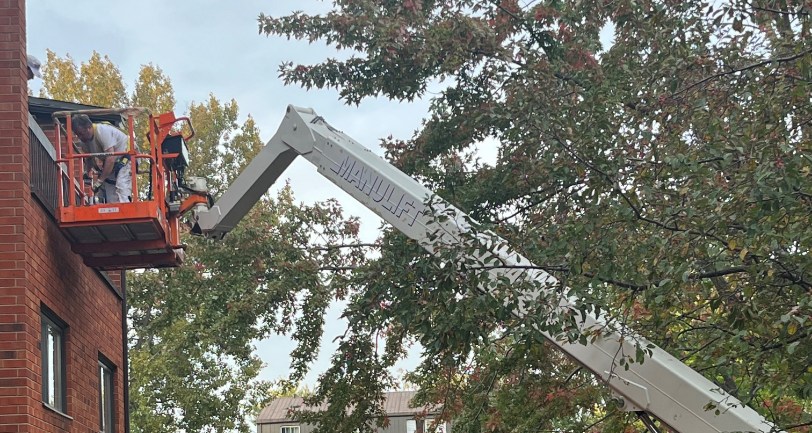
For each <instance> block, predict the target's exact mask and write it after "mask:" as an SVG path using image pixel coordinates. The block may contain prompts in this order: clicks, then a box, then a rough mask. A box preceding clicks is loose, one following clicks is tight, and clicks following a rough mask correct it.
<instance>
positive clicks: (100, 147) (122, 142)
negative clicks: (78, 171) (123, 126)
mask: <svg viewBox="0 0 812 433" xmlns="http://www.w3.org/2000/svg"><path fill="white" fill-rule="evenodd" d="M80 143H82V150H83V151H84V152H85V153H104V152H111V153H112V152H126V151H127V150H128V147H129V143H130V140H129V137H127V134H125V133H123V132H121V130H120V129H118V128H116V127H115V126H112V125H106V124H104V123H94V124H93V139H92V140H90V141H88V142H84V141H80ZM102 159H104V158H103V157H101V156H97V157H93V158H86V159H85V170H89V169H90V168H91V167H95V168H96V169H97V170H101V165H97V164H95V161H96V160H102ZM99 164H101V162H99ZM110 177H111V178H112V177H113V176H112V175H111V176H110Z"/></svg>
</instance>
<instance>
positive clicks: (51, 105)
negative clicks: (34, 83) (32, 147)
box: [28, 96, 121, 125]
mask: <svg viewBox="0 0 812 433" xmlns="http://www.w3.org/2000/svg"><path fill="white" fill-rule="evenodd" d="M97 108H107V107H98V106H95V105H85V104H77V103H75V102H67V101H58V100H56V99H46V98H37V97H34V96H29V97H28V112H29V113H31V115H32V116H34V117H38V118H42V117H48V118H50V117H51V114H53V113H54V112H57V111H72V110H92V109H97ZM89 117H90V119H91V120H93V121H94V122H110V123H112V124H114V125H118V124H120V123H121V115H119V114H104V115H93V116H89ZM40 122H41V121H40Z"/></svg>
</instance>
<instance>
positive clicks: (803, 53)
mask: <svg viewBox="0 0 812 433" xmlns="http://www.w3.org/2000/svg"><path fill="white" fill-rule="evenodd" d="M809 54H812V48H809V49H807V50H805V51H801V52H800V53H797V54H792V55H788V56H785V57H775V58H772V59H767V60H762V61H760V62H756V63H753V64H750V65H747V66H744V67H742V68H739V69H731V70H730V71H727V72H719V73H718V74H714V75H711V76H709V77H705V78H703V79H701V80H699V81H697V82H696V83H694V84H691V85H690V86H688V87H686V88H684V89H682V90H679V91H677V92H675V93H673V94H671V96H670V97H671V98H673V97H675V96H677V95H679V94H680V93H685V92H687V91H689V90H691V89H693V88H694V87H697V86H701V85H702V84H705V83H707V82H708V81H711V80H715V79H717V78H719V77H724V76H725V75H730V74H735V73H739V72H745V71H749V70H751V69H756V68H760V67H762V66H767V65H770V64H773V63H779V64H780V63H787V62H791V61H793V60H798V59H800V58H801V57H804V56H806V55H809Z"/></svg>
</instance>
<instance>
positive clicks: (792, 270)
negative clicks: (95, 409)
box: [258, 0, 812, 432]
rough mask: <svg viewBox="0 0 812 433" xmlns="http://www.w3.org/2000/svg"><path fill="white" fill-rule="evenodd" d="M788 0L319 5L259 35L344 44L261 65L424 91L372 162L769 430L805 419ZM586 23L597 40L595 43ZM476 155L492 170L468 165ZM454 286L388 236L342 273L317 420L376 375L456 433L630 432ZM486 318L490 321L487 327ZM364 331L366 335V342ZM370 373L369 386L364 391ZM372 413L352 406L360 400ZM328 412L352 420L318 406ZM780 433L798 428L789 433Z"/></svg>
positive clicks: (401, 94) (810, 53)
mask: <svg viewBox="0 0 812 433" xmlns="http://www.w3.org/2000/svg"><path fill="white" fill-rule="evenodd" d="M810 13H812V11H811V10H810V5H809V3H808V2H805V1H798V0H782V1H773V0H755V1H753V0H747V1H745V0H729V1H713V2H708V1H691V2H683V1H672V0H618V1H612V2H603V1H597V0H539V1H531V2H518V1H516V0H490V1H473V0H404V1H375V0H336V1H333V7H332V10H331V11H330V12H328V13H326V14H323V15H308V14H305V13H301V12H295V13H292V14H291V15H288V16H282V17H270V16H266V15H260V16H259V19H258V24H259V31H260V33H264V34H268V35H280V36H285V37H289V38H298V39H305V40H309V41H323V42H326V43H327V44H328V45H330V46H332V47H335V48H337V49H342V50H346V51H349V52H351V53H352V54H351V55H349V56H347V57H346V58H344V59H333V58H330V59H325V60H324V61H323V62H320V63H317V64H312V65H298V64H293V63H285V64H282V65H281V67H280V76H281V78H282V79H283V80H284V81H285V82H286V83H294V84H299V85H301V86H304V87H306V88H311V87H315V88H326V87H330V88H335V89H337V90H338V91H339V93H340V95H341V97H342V98H343V99H344V100H345V101H346V102H347V103H353V104H357V103H361V102H362V101H363V99H364V98H367V97H375V96H380V95H383V96H386V97H388V98H392V99H396V100H411V99H413V98H418V97H428V96H429V95H427V93H426V92H427V89H428V88H429V86H431V85H432V84H433V83H437V82H441V83H442V84H443V86H444V90H443V91H442V92H441V93H440V94H439V95H437V96H435V97H433V98H432V105H431V110H430V113H428V116H427V118H426V119H425V123H424V125H423V127H422V128H421V130H419V131H417V132H416V133H415V135H414V136H413V137H412V138H411V139H408V140H397V139H389V140H385V142H384V145H385V147H386V152H387V157H388V158H389V159H390V161H392V162H393V163H395V164H397V165H398V166H399V167H401V168H402V169H403V170H404V171H406V172H407V173H409V174H411V175H413V176H414V177H416V178H418V179H419V180H421V182H423V183H424V184H426V185H427V186H428V187H429V188H431V189H434V190H435V191H437V192H438V194H439V195H441V196H443V197H444V198H446V199H448V200H449V201H451V202H452V203H454V204H455V205H457V206H459V207H460V208H462V209H463V210H465V211H467V212H469V213H470V214H471V215H472V216H474V217H475V218H476V219H477V220H479V221H480V222H482V223H483V224H484V225H485V226H486V227H491V228H492V229H494V230H495V231H497V232H498V233H500V234H501V235H502V236H504V237H505V238H506V239H508V241H509V242H510V243H511V244H512V245H513V246H514V247H515V248H517V249H518V250H519V251H520V252H521V253H522V254H523V255H525V256H527V257H529V258H530V259H531V260H532V261H533V262H534V263H536V264H538V265H540V266H542V267H543V268H545V269H546V270H547V271H548V272H550V273H552V274H553V275H555V276H556V277H558V278H559V280H560V281H562V282H563V284H565V285H566V286H567V287H571V288H572V290H573V292H574V293H575V294H576V295H577V296H578V297H579V298H581V299H582V300H583V302H584V304H585V305H586V306H588V307H590V308H593V309H596V308H600V311H603V312H605V313H604V314H606V315H607V316H608V317H610V318H615V319H620V320H623V321H624V322H626V323H629V324H630V325H631V326H632V327H633V328H634V329H636V330H637V331H638V332H640V333H642V334H643V335H645V336H646V337H648V338H649V339H651V340H652V341H655V342H656V343H658V344H659V345H661V346H662V347H664V348H665V349H666V350H668V351H669V352H671V353H672V354H674V355H675V356H677V357H679V358H680V359H683V360H684V361H685V362H686V363H688V364H689V365H691V366H692V367H693V368H694V369H696V370H698V371H700V372H701V373H702V374H704V375H705V376H706V377H708V378H709V379H711V380H713V381H715V382H716V383H718V384H719V386H720V387H722V388H724V389H725V390H727V391H728V392H730V393H732V394H733V395H735V396H737V397H738V398H740V399H741V400H743V401H744V402H745V403H747V404H748V405H750V406H752V407H754V408H755V409H757V410H759V411H760V412H762V413H763V414H764V415H765V416H766V417H767V418H768V419H770V420H773V421H775V422H776V423H777V424H778V425H779V426H782V427H783V428H785V429H791V428H793V426H797V428H798V429H803V428H806V427H804V426H806V425H809V422H810V420H812V415H811V414H810V411H811V410H812V407H810V405H811V404H812V403H810V401H811V399H812V369H810V368H809V365H812V344H810V343H812V341H810V339H812V336H811V335H810V329H812V328H810V326H811V324H810V319H812V316H811V314H812V276H810V271H812V263H810V259H809V253H810V251H809V248H810V245H812V230H810V228H809V224H808V220H809V213H810V212H809V211H810V207H811V206H812V179H810V172H812V159H811V158H810V157H811V156H812V155H810V144H812V141H810V140H811V139H812V124H810V121H811V120H812V37H810ZM602 31H610V32H611V31H613V33H614V37H613V41H612V43H611V44H609V45H608V46H603V45H602V44H601V40H600V34H601V32H602ZM494 147H495V152H494V153H496V155H497V156H496V157H495V159H494V160H482V159H479V158H478V157H477V155H479V153H478V149H483V148H489V149H493V148H494ZM475 281H476V278H475V275H472V273H471V272H467V273H466V272H461V271H460V270H459V269H453V267H441V266H439V265H438V260H437V259H434V258H430V257H427V256H426V254H425V253H423V252H422V251H421V250H420V249H419V248H418V247H416V246H415V245H414V244H413V243H411V242H409V241H406V240H405V239H403V238H402V237H401V236H399V235H398V234H397V233H393V232H391V231H387V232H386V233H385V235H384V236H383V238H382V239H381V254H380V258H378V259H376V260H370V261H368V262H367V263H366V264H365V265H364V266H363V267H362V268H360V269H358V270H357V271H356V272H355V273H354V274H353V277H352V278H351V279H350V281H349V283H350V284H349V287H351V288H352V291H351V293H352V296H351V302H350V305H349V306H348V309H347V312H346V316H347V317H348V319H349V323H350V325H349V328H350V332H348V334H347V336H346V337H345V338H343V339H342V340H341V341H340V343H341V344H340V350H339V351H338V353H336V354H335V356H334V359H333V366H332V368H331V369H330V370H329V371H328V372H327V373H326V374H325V375H323V376H322V378H321V379H322V381H321V383H320V384H319V387H318V388H317V390H316V391H317V393H316V396H315V397H314V401H318V400H329V401H330V402H331V403H332V405H333V406H331V409H330V410H329V411H327V412H326V413H325V414H321V415H320V414H315V415H314V414H307V415H305V417H306V418H307V419H311V420H321V421H324V424H323V426H324V430H322V431H329V430H330V429H339V430H340V431H351V429H352V428H354V423H362V422H363V420H364V419H367V418H366V417H371V416H375V415H377V414H379V408H378V407H377V405H375V404H374V402H375V401H376V399H377V398H379V394H378V392H379V391H380V390H381V389H383V388H384V387H385V386H387V385H388V380H389V376H388V375H387V374H386V369H387V368H388V367H389V366H391V365H392V363H393V362H394V360H395V359H397V358H398V357H400V356H402V354H403V352H404V351H405V350H408V349H407V348H408V344H409V343H410V342H412V341H415V340H416V341H419V342H420V343H421V344H422V347H423V348H424V352H423V363H422V365H421V366H420V368H419V369H418V370H417V371H415V372H414V373H413V374H412V376H411V378H410V380H411V381H412V382H414V383H416V384H418V385H419V386H420V387H421V393H420V399H421V401H423V402H431V403H442V404H444V405H445V408H446V411H447V414H446V416H447V417H448V418H453V419H455V420H456V424H455V425H456V426H457V428H458V429H460V430H464V431H469V432H481V431H494V432H499V431H595V432H597V431H602V432H623V431H629V430H628V429H630V428H633V420H631V419H629V418H628V417H627V416H626V415H625V414H623V413H619V412H617V411H616V410H613V409H612V408H611V407H607V406H604V405H602V404H601V403H602V402H605V401H606V400H607V397H608V396H607V395H606V394H605V390H603V389H602V388H600V387H596V386H595V384H594V380H593V379H592V378H591V376H589V375H588V374H586V373H585V372H583V371H581V370H580V369H578V368H577V366H575V365H572V364H571V363H569V362H568V361H567V360H566V359H563V358H562V357H561V356H560V355H559V354H555V353H551V351H550V350H551V349H550V348H549V347H548V346H546V345H545V344H543V343H540V342H539V341H540V338H539V335H537V333H536V332H533V331H530V330H528V328H527V327H525V326H522V324H521V323H517V322H516V321H515V320H511V318H510V317H505V316H504V315H503V314H502V313H501V312H500V309H499V305H500V303H499V302H497V301H492V300H487V299H481V298H473V299H472V298H468V297H463V296H459V295H460V294H463V293H466V292H467V289H470V287H471V284H475ZM495 323H499V326H498V327H496V326H494V324H495ZM381 335H385V336H386V337H387V338H386V346H385V347H384V348H378V347H376V346H375V344H374V342H375V341H376V338H377V337H379V336H381ZM382 378H383V380H382ZM370 402H373V403H370ZM343 407H354V408H356V412H362V414H359V415H358V416H354V417H352V419H349V418H346V417H342V416H340V414H341V413H343V412H341V409H339V408H343ZM798 431H801V430H798Z"/></svg>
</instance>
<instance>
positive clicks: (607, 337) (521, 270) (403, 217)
mask: <svg viewBox="0 0 812 433" xmlns="http://www.w3.org/2000/svg"><path fill="white" fill-rule="evenodd" d="M300 155H301V156H303V157H304V158H305V159H307V160H308V161H310V162H311V163H313V164H314V165H315V166H316V167H318V171H319V173H320V174H321V175H323V176H324V177H326V178H328V179H329V180H330V181H332V182H333V183H335V184H336V185H338V186H339V187H340V188H341V189H343V190H344V191H346V192H347V193H349V194H350V195H352V196H353V197H355V198H356V199H357V200H358V201H360V202H361V203H363V204H364V205H365V206H366V207H368V208H369V209H371V210H372V211H374V212H375V213H377V214H378V215H379V216H380V217H381V218H383V219H384V220H386V221H387V222H388V223H390V224H391V225H392V226H394V227H395V228H396V229H398V230H400V231H401V232H403V233H404V234H405V235H406V236H408V237H410V238H411V239H414V240H415V241H417V242H419V243H420V245H422V246H423V247H424V248H425V249H426V250H428V251H429V252H430V253H435V252H436V251H438V250H441V249H443V248H446V247H455V246H456V247H458V246H460V245H463V244H464V245H469V246H470V245H475V246H476V248H477V251H478V252H477V253H475V255H476V257H473V259H479V260H487V261H488V262H490V261H492V260H497V261H498V262H499V263H501V266H500V267H499V268H495V269H490V270H488V271H487V272H488V273H489V277H490V283H488V284H485V285H484V286H483V287H482V290H484V291H486V292H493V291H495V290H499V289H500V286H501V287H502V288H503V287H504V286H503V285H500V284H496V282H497V281H499V280H500V279H501V280H502V281H504V279H505V278H507V279H508V280H509V281H510V282H514V281H523V282H532V283H535V284H533V287H535V288H534V289H528V290H525V291H523V292H521V294H520V301H519V303H518V306H517V307H516V308H515V309H514V314H515V315H516V316H517V317H520V318H521V317H525V316H526V315H527V314H529V310H531V309H532V308H529V307H526V306H535V305H534V304H537V303H538V302H541V299H540V298H544V299H549V298H550V294H551V293H555V292H553V291H554V290H556V288H557V281H556V279H555V278H554V277H553V276H552V275H550V274H548V273H546V272H544V271H542V270H540V269H538V268H536V267H534V266H533V264H532V263H531V262H530V261H529V260H528V259H526V258H525V257H522V256H521V255H519V254H517V253H515V252H513V251H511V250H510V249H509V248H508V247H507V246H506V242H505V241H504V240H502V239H501V238H499V237H498V236H496V235H495V234H493V233H488V232H486V233H483V232H476V231H475V230H473V229H472V226H471V220H470V218H469V217H467V216H466V215H465V214H464V213H462V212H461V211H460V210H458V209H457V208H455V207H454V206H452V205H451V204H449V203H447V202H445V201H444V200H442V199H439V198H437V197H436V196H435V195H434V194H433V193H432V191H430V190H429V189H427V188H426V187H424V186H423V185H421V184H419V183H418V182H417V181H415V180H414V179H412V178H411V177H409V176H407V175H406V174H404V173H403V172H401V171H400V170H398V169H397V168H395V167H394V166H392V165H391V164H389V163H388V162H386V161H385V160H383V159H382V158H380V157H379V156H377V155H375V154H373V153H372V152H371V151H370V150H369V149H367V148H365V147H364V146H362V145H361V144H359V143H357V142H356V141H355V140H353V139H352V138H350V137H348V136H347V135H346V134H344V133H342V132H340V131H338V130H336V129H335V128H333V127H331V126H330V125H328V124H327V122H325V121H324V119H322V118H321V117H320V116H318V115H316V113H315V112H314V111H313V110H312V109H308V108H299V107H294V106H288V108H287V113H286V115H285V118H284V120H283V121H282V124H281V126H280V127H279V130H278V131H277V133H276V134H275V135H274V136H273V138H271V140H270V141H269V142H268V143H267V145H266V146H265V147H264V148H263V149H262V150H261V151H260V153H259V154H258V156H257V157H256V158H255V159H254V160H253V161H251V163H250V164H249V165H248V167H247V168H246V169H245V171H244V172H243V173H242V174H241V175H240V176H239V177H238V178H237V180H236V181H235V182H234V184H233V185H231V187H230V188H229V189H228V190H227V191H226V192H225V193H224V194H223V196H222V197H221V198H220V199H219V200H218V201H217V202H216V203H215V204H214V205H213V206H211V207H210V208H208V209H205V208H201V209H197V210H195V214H194V215H195V219H196V227H195V229H196V231H198V232H201V233H202V234H204V235H206V236H208V237H211V238H216V239H220V238H222V237H223V236H225V235H226V234H227V233H228V232H229V231H230V230H231V229H233V228H234V226H235V225H236V224H237V223H238V222H239V221H240V219H242V217H243V216H245V215H246V214H247V213H248V211H249V210H250V209H251V207H252V206H253V205H254V204H255V203H256V202H257V201H258V200H259V199H260V197H261V196H262V194H264V193H265V192H266V191H267V190H268V188H270V186H271V185H272V184H273V183H274V182H275V181H276V180H277V179H278V178H279V176H280V175H281V174H282V172H283V171H284V170H285V169H286V168H287V167H288V166H289V165H290V164H291V162H293V160H294V159H295V158H296V157H297V156H300ZM441 215H442V216H444V217H442V218H438V217H439V216H441ZM577 307H578V304H577V299H574V298H568V297H564V296H561V297H560V299H559V301H558V305H551V306H550V308H549V311H550V312H553V313H555V312H557V313H562V312H565V311H566V310H571V311H577ZM576 317H580V319H579V323H578V327H579V328H580V329H579V330H580V331H582V332H585V333H587V332H590V331H594V330H595V329H603V330H605V332H604V333H603V334H602V335H603V336H602V337H598V338H597V339H596V340H594V341H590V342H588V343H587V344H585V345H584V344H579V343H577V342H576V343H570V342H568V341H566V340H561V339H557V338H555V337H554V336H552V335H550V334H547V333H545V334H544V335H545V337H546V338H547V339H548V340H549V341H550V342H551V343H552V344H554V345H555V346H557V347H558V348H560V349H561V350H563V351H564V352H565V353H566V354H568V355H569V356H570V357H572V358H573V359H575V360H577V361H578V362H579V363H580V364H582V365H583V366H584V367H586V368H587V369H589V370H590V371H592V372H593V373H594V374H595V376H596V377H598V378H600V379H601V380H603V381H604V382H605V383H606V384H607V385H608V386H609V388H610V389H611V390H612V392H613V393H614V394H615V395H616V396H617V397H618V398H620V399H621V400H622V402H623V408H624V409H625V410H628V411H635V412H638V413H639V414H641V415H642V417H641V419H643V420H646V419H648V416H647V415H646V414H650V415H653V416H654V417H656V418H657V419H659V420H660V421H661V422H662V423H664V424H666V425H668V426H669V427H670V428H672V429H674V430H675V431H677V432H679V433H711V432H759V433H767V432H778V431H780V430H778V429H777V428H776V427H775V426H773V425H772V424H771V423H769V422H767V421H766V420H765V419H764V418H763V417H762V416H761V415H759V414H758V413H757V412H756V411H755V410H753V409H752V408H750V407H748V406H745V405H744V404H742V403H741V402H740V401H739V400H737V399H736V398H734V397H733V396H731V395H729V394H728V393H726V392H725V391H723V390H722V389H720V387H719V386H717V385H716V384H714V383H713V382H711V381H710V380H708V379H706V378H705V377H703V376H702V375H701V374H699V373H697V372H696V371H694V370H692V369H691V368H690V367H688V366H687V365H685V364H684V363H682V362H681V361H680V360H678V359H677V358H675V357H673V356H671V355H670V354H669V353H667V352H666V351H665V350H663V349H661V348H659V347H657V346H655V345H653V344H651V343H649V342H647V341H645V340H643V339H642V338H641V337H639V336H635V335H634V334H633V333H631V331H610V330H609V329H610V328H608V327H607V325H606V323H605V322H604V320H603V318H601V317H595V316H593V315H587V316H586V317H583V316H581V315H580V313H577V314H576ZM641 345H642V347H652V349H650V350H651V356H650V357H646V359H645V361H644V362H643V363H637V362H634V363H626V364H625V365H621V364H620V360H621V358H622V357H623V356H624V355H625V356H626V357H628V356H632V357H633V354H635V352H636V349H637V348H638V347H640V346H641ZM649 345H650V346H649ZM627 367H628V368H627ZM649 422H650V419H649ZM649 428H650V429H653V428H655V427H649ZM652 431H656V430H652Z"/></svg>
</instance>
